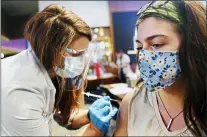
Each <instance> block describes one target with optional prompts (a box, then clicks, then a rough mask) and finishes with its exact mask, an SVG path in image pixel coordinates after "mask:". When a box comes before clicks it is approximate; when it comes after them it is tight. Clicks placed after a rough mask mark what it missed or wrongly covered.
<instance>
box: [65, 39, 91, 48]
mask: <svg viewBox="0 0 207 137" xmlns="http://www.w3.org/2000/svg"><path fill="white" fill-rule="evenodd" d="M89 42H90V41H89V40H88V38H87V37H84V36H82V37H79V38H77V39H76V40H74V41H73V42H72V43H71V44H70V45H69V46H68V48H70V49H73V50H81V49H86V48H88V46H89Z"/></svg>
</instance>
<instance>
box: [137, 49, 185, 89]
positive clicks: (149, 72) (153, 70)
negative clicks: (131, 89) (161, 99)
mask: <svg viewBox="0 0 207 137" xmlns="http://www.w3.org/2000/svg"><path fill="white" fill-rule="evenodd" d="M138 64H139V68H140V76H141V78H142V79H143V81H144V84H145V86H146V88H148V89H149V90H150V91H155V90H158V89H163V88H166V87H168V86H170V85H172V84H173V83H174V82H175V81H176V80H177V79H178V78H179V76H180V74H181V68H180V64H179V58H178V52H177V51H176V52H159V51H149V50H140V51H139V58H138Z"/></svg>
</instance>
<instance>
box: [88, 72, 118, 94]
mask: <svg viewBox="0 0 207 137" xmlns="http://www.w3.org/2000/svg"><path fill="white" fill-rule="evenodd" d="M87 81H88V85H87V89H90V90H91V89H96V87H97V86H99V85H102V84H112V83H116V82H117V81H118V76H117V75H114V74H112V73H104V74H103V75H102V76H101V77H99V78H98V77H97V76H96V75H88V76H87Z"/></svg>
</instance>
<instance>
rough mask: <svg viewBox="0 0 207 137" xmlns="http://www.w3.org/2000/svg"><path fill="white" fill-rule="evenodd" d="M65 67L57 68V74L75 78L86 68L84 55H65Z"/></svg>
mask: <svg viewBox="0 0 207 137" xmlns="http://www.w3.org/2000/svg"><path fill="white" fill-rule="evenodd" d="M64 58H65V59H64V68H63V69H61V68H57V70H56V74H57V75H58V76H60V77H64V78H74V77H76V76H78V75H80V74H81V73H82V72H83V70H84V64H83V63H84V61H83V60H84V57H83V56H80V57H64Z"/></svg>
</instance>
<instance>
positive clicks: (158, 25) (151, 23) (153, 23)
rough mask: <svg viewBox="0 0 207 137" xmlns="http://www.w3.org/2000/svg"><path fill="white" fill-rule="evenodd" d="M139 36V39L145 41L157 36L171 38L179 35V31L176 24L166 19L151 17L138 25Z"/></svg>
mask: <svg viewBox="0 0 207 137" xmlns="http://www.w3.org/2000/svg"><path fill="white" fill-rule="evenodd" d="M137 34H138V35H137V37H138V39H139V40H143V39H145V38H147V37H150V36H153V35H157V34H160V35H166V36H169V37H171V36H172V35H177V31H176V25H175V24H174V23H171V22H170V21H167V20H164V19H158V18H155V17H149V18H146V19H144V20H143V21H142V22H141V23H140V24H139V25H138V30H137Z"/></svg>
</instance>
